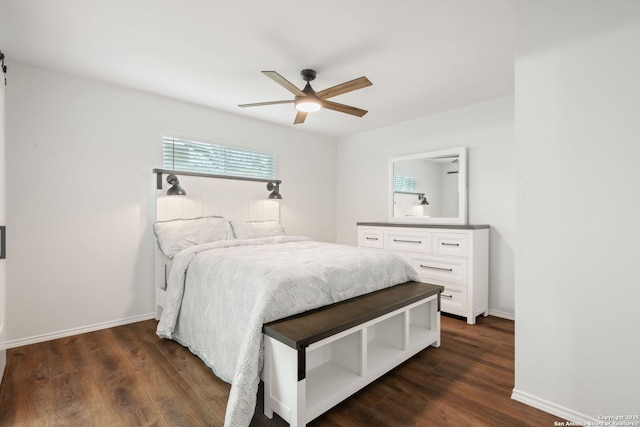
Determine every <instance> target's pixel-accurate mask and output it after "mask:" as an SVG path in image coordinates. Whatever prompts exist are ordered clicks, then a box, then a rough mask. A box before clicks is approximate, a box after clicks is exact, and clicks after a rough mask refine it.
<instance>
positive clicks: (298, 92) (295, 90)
mask: <svg viewBox="0 0 640 427" xmlns="http://www.w3.org/2000/svg"><path fill="white" fill-rule="evenodd" d="M262 74H264V75H265V76H267V77H269V78H270V79H271V80H273V81H274V82H276V83H278V84H279V85H280V86H282V87H283V88H285V89H287V90H288V91H289V92H291V93H292V94H294V95H297V96H304V95H305V93H304V92H303V91H302V90H300V89H298V88H297V87H296V86H295V85H294V84H293V83H291V82H290V81H289V80H287V79H285V78H284V77H282V76H281V75H280V74H278V73H276V72H275V71H263V72H262Z"/></svg>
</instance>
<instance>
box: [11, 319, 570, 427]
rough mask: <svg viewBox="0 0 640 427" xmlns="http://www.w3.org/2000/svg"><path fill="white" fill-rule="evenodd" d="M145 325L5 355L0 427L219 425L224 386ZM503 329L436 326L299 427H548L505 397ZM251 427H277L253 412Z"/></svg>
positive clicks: (486, 322) (509, 328)
mask: <svg viewBox="0 0 640 427" xmlns="http://www.w3.org/2000/svg"><path fill="white" fill-rule="evenodd" d="M155 325H156V323H155V322H154V321H146V322H140V323H135V324H131V325H127V326H121V327H117V328H112V329H106V330H102V331H97V332H92V333H87V334H83V335H77V336H73V337H68V338H62V339H57V340H53V341H49V342H44V343H39V344H33V345H29V346H24V347H19V348H14V349H10V350H8V352H7V368H6V369H7V370H6V371H5V378H4V380H3V382H2V385H1V386H0V426H63V425H64V426H83V427H85V426H100V427H102V426H117V427H121V426H221V425H222V424H223V419H224V411H225V405H226V402H227V398H228V394H229V385H228V384H226V383H224V382H222V381H221V380H219V379H218V378H216V377H215V376H214V375H213V373H212V372H211V371H210V370H209V369H208V368H207V367H205V365H204V364H203V363H202V362H201V361H200V360H199V359H198V358H197V357H195V356H193V355H192V354H191V353H190V352H189V351H188V350H186V349H185V348H183V347H181V346H180V345H179V344H177V343H175V342H173V341H167V340H161V339H159V338H157V337H156V335H155ZM513 357H514V349H513V322H511V321H509V320H504V319H500V318H496V317H487V318H482V317H480V318H479V319H478V324H477V325H475V326H469V325H467V324H466V323H465V322H464V321H463V320H460V319H456V318H451V317H447V316H443V317H442V345H441V347H440V348H438V349H436V348H428V349H426V350H424V351H422V352H421V353H419V354H418V355H416V356H415V357H413V358H412V359H410V360H408V361H407V362H406V363H404V364H403V365H401V366H399V367H398V368H396V369H394V370H393V371H391V372H390V373H388V374H387V375H385V376H384V377H382V378H380V379H379V380H378V381H376V382H374V383H373V384H371V385H370V386H368V387H366V388H365V389H364V390H362V391H360V392H359V393H357V394H355V395H354V396H352V397H351V398H349V399H347V400H346V401H345V402H343V403H341V404H339V405H338V406H336V407H335V408H333V409H332V410H330V411H329V412H327V413H326V414H324V415H322V416H320V417H319V418H317V419H316V420H314V421H313V422H311V423H310V424H309V425H310V426H314V427H325V426H326V427H348V426H353V427H356V426H367V427H376V426H380V427H393V426H398V427H405V426H553V425H554V421H560V420H559V419H558V418H557V417H554V416H552V415H549V414H547V413H544V412H541V411H538V410H536V409H533V408H531V407H528V406H526V405H523V404H521V403H519V402H516V401H513V400H511V398H510V395H511V390H512V388H513ZM252 425H255V426H285V425H287V423H285V422H283V421H282V420H281V419H278V418H277V416H274V419H273V420H268V419H267V418H265V417H264V416H263V415H261V413H260V412H259V409H258V411H257V415H256V416H255V417H254V421H253V422H252Z"/></svg>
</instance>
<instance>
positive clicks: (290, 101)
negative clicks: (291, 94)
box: [238, 99, 294, 108]
mask: <svg viewBox="0 0 640 427" xmlns="http://www.w3.org/2000/svg"><path fill="white" fill-rule="evenodd" d="M293 102H294V100H293V99H290V100H287V101H268V102H256V103H253V104H240V105H238V107H242V108H245V107H260V106H262V105H275V104H293Z"/></svg>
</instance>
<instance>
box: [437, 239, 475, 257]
mask: <svg viewBox="0 0 640 427" xmlns="http://www.w3.org/2000/svg"><path fill="white" fill-rule="evenodd" d="M433 253H434V254H437V255H451V256H461V257H465V258H466V257H467V235H466V234H462V233H433Z"/></svg>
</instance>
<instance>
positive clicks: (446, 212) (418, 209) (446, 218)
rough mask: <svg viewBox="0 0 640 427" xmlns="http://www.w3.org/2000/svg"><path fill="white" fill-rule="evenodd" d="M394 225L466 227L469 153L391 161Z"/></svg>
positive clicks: (454, 151)
mask: <svg viewBox="0 0 640 427" xmlns="http://www.w3.org/2000/svg"><path fill="white" fill-rule="evenodd" d="M389 172H390V175H391V177H390V178H391V179H390V180H391V193H392V197H391V198H390V199H391V201H392V203H391V204H392V206H391V219H392V220H393V221H407V222H425V223H440V224H466V218H467V212H466V149H465V148H456V149H452V150H443V151H438V152H432V153H422V154H416V155H412V156H404V157H397V158H394V159H391V161H390V165H389Z"/></svg>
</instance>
